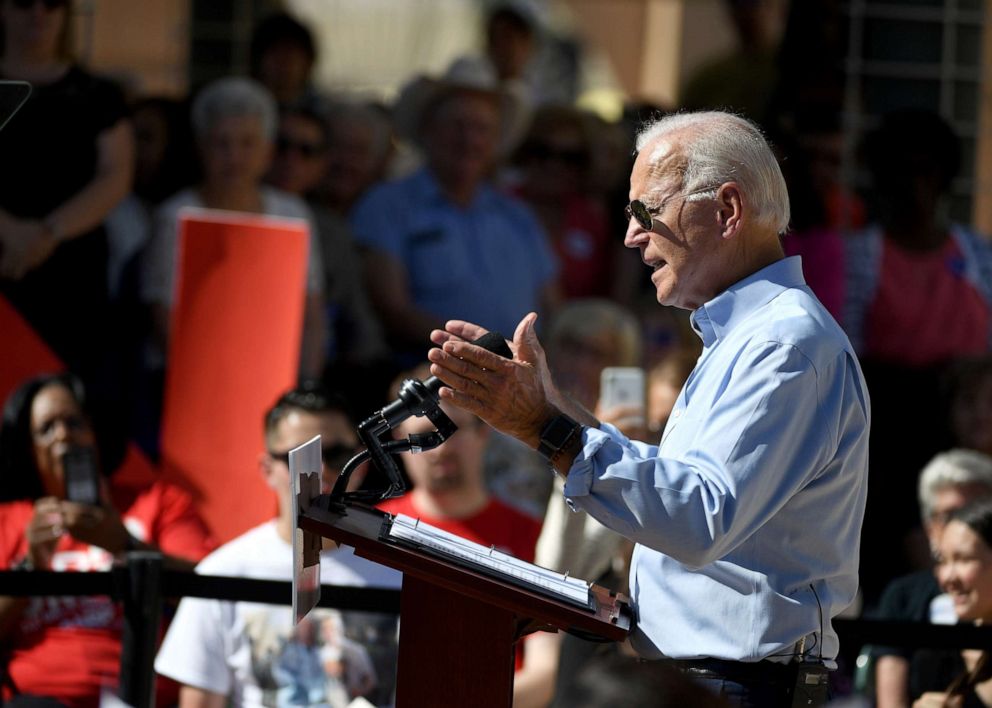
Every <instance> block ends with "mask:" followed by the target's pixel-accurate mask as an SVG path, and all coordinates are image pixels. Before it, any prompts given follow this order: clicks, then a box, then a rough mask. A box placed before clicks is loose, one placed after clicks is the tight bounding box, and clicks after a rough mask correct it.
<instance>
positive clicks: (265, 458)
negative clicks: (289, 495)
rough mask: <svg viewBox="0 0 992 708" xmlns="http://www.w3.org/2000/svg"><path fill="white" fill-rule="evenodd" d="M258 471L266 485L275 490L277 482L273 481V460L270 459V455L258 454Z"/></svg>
mask: <svg viewBox="0 0 992 708" xmlns="http://www.w3.org/2000/svg"><path fill="white" fill-rule="evenodd" d="M258 471H259V473H261V475H262V479H264V480H265V483H266V484H267V485H269V486H270V487H272V488H273V489H275V488H276V487H275V481H274V480H273V479H272V458H271V457H269V455H268V453H265V452H260V453H258Z"/></svg>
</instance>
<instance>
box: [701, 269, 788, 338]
mask: <svg viewBox="0 0 992 708" xmlns="http://www.w3.org/2000/svg"><path fill="white" fill-rule="evenodd" d="M805 285H806V280H805V279H804V278H803V266H802V259H801V258H800V257H799V256H790V257H789V258H783V259H781V260H778V261H775V262H774V263H772V264H771V265H768V266H765V267H764V268H762V269H761V270H759V271H757V272H755V273H752V274H751V275H749V276H747V277H746V278H744V279H743V280H739V281H737V282H736V283H734V284H733V285H731V286H730V287H729V288H727V289H726V290H724V291H723V292H722V293H720V294H719V295H717V296H716V297H715V298H713V299H712V300H710V301H709V302H706V303H704V304H703V305H701V306H700V307H699V308H697V309H696V310H695V311H694V312H693V313H692V315H690V317H689V321H690V322H691V323H692V328H693V329H694V330H695V332H696V334H698V335H699V337H700V338H701V339H702V340H703V346H706V347H708V346H710V345H711V344H713V343H714V342H716V340H718V339H720V338H721V337H723V336H724V335H725V334H726V333H727V332H729V331H730V330H732V329H733V328H734V326H735V325H736V324H737V323H739V322H740V321H741V320H743V319H744V318H746V317H747V316H748V315H750V314H751V313H752V312H753V311H754V310H756V309H758V308H759V307H761V306H763V305H766V304H768V303H769V302H771V301H772V300H773V299H775V298H776V297H777V296H778V295H780V294H781V293H782V292H783V291H785V290H787V289H789V288H800V287H805Z"/></svg>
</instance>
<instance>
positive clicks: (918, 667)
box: [871, 448, 992, 708]
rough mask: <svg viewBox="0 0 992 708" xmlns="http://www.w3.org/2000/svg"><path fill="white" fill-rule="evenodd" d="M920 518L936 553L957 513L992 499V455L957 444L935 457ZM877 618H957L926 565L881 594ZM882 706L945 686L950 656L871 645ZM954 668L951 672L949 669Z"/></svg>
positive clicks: (922, 490)
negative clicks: (944, 532) (947, 658)
mask: <svg viewBox="0 0 992 708" xmlns="http://www.w3.org/2000/svg"><path fill="white" fill-rule="evenodd" d="M918 494H919V503H920V517H921V520H922V523H923V529H924V531H926V536H927V541H928V544H929V547H930V550H931V552H933V553H935V554H936V553H937V552H938V549H939V546H940V540H941V536H942V534H943V531H944V527H945V526H947V522H948V520H949V519H950V518H951V516H953V514H954V513H956V512H958V511H960V510H961V509H963V508H964V507H965V506H968V505H970V504H972V503H974V502H977V501H980V500H988V499H992V457H989V456H988V455H985V454H983V453H981V452H977V451H975V450H966V449H963V448H955V449H952V450H947V451H945V452H941V453H938V454H937V455H935V456H934V457H933V458H932V459H931V460H930V461H929V462H928V463H927V465H926V466H925V467H924V468H923V470H922V471H921V472H920V479H919V483H918ZM875 614H876V618H877V619H887V620H902V621H907V622H932V623H935V624H947V623H954V622H956V621H957V619H956V617H955V616H954V610H953V607H952V603H951V600H950V598H949V597H948V596H947V595H946V594H944V593H942V592H941V589H940V585H939V584H938V582H937V577H936V575H935V574H934V572H933V570H932V569H930V568H927V569H925V570H920V571H918V572H915V573H910V574H909V575H905V576H902V577H899V578H896V579H895V580H893V581H892V582H891V583H889V585H888V587H886V588H885V592H883V593H882V597H881V599H880V600H879V605H878V611H877V612H876V613H875ZM871 655H872V657H873V658H874V660H875V700H876V705H877V706H878V708H895V707H896V706H908V705H910V703H911V701H913V700H914V699H916V698H918V697H919V696H920V695H921V694H922V693H923V692H924V691H926V690H934V689H937V688H941V689H942V688H943V687H944V686H946V685H947V683H948V682H949V681H950V679H951V678H952V676H953V671H954V669H953V665H952V664H951V663H949V662H947V661H946V655H940V657H943V659H938V657H937V655H935V654H934V653H933V652H928V651H923V652H921V651H913V650H911V649H908V648H899V647H884V646H876V647H872V651H871ZM949 671H950V672H951V673H950V674H949V673H948V672H949Z"/></svg>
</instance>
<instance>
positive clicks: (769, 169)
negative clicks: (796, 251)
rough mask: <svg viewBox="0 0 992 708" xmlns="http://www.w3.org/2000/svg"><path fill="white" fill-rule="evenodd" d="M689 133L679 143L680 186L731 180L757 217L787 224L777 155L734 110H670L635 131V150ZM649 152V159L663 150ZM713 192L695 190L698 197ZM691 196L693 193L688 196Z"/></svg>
mask: <svg viewBox="0 0 992 708" xmlns="http://www.w3.org/2000/svg"><path fill="white" fill-rule="evenodd" d="M677 132H678V133H682V132H685V133H688V136H680V137H683V138H685V139H684V141H683V142H681V143H680V147H681V148H682V150H683V156H684V158H685V165H684V168H683V172H682V175H681V177H682V190H683V191H684V192H694V191H696V190H704V189H706V188H707V187H713V188H714V190H715V188H716V187H717V186H719V185H721V184H723V183H724V182H736V183H737V184H738V186H739V187H740V189H741V192H742V193H743V194H744V195H745V196H746V197H747V198H748V199H749V201H750V205H751V208H752V209H753V210H754V214H755V217H756V219H757V220H758V221H759V222H761V223H764V224H767V225H768V226H769V227H772V228H774V229H775V232H776V233H779V234H784V233H785V232H786V230H788V228H789V219H790V211H789V191H788V189H787V188H786V186H785V178H784V177H783V176H782V170H781V168H780V167H779V164H778V160H776V159H775V155H774V153H773V152H772V150H771V148H770V147H769V146H768V142H767V141H766V140H765V137H764V136H763V135H762V133H761V130H760V129H759V128H758V126H756V125H755V124H754V123H752V122H751V121H749V120H747V119H746V118H742V117H741V116H738V115H734V114H733V113H724V112H722V111H700V112H695V113H673V114H671V115H667V116H664V117H662V118H659V119H658V120H656V121H653V122H650V123H647V124H645V125H644V126H643V127H642V128H641V130H640V131H639V132H638V134H637V140H636V149H637V151H638V152H640V151H641V150H643V149H644V148H645V147H646V146H648V145H650V144H651V143H653V142H655V141H656V140H658V139H659V138H662V137H665V136H668V135H670V134H672V133H677ZM662 154H663V153H662V152H661V151H659V150H655V153H654V154H652V155H650V156H649V160H650V163H651V164H652V165H654V164H655V163H656V161H657V160H658V159H659V158H660V157H661V156H662ZM705 195H708V196H712V192H700V193H699V194H697V195H695V198H696V199H701V198H703V197H704V196H705ZM687 199H688V200H692V199H693V196H689V197H687Z"/></svg>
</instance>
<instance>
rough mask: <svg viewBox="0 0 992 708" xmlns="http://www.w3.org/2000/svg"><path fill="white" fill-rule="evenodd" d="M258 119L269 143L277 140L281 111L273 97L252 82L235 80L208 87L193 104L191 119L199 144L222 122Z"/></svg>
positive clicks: (249, 80) (263, 88)
mask: <svg viewBox="0 0 992 708" xmlns="http://www.w3.org/2000/svg"><path fill="white" fill-rule="evenodd" d="M242 116H257V117H258V119H259V120H260V121H261V123H262V132H263V133H264V135H265V137H266V138H267V139H268V140H274V139H275V137H276V126H277V123H278V120H279V111H278V108H277V107H276V101H275V99H274V98H273V97H272V94H270V93H269V92H268V90H267V89H266V88H265V87H264V86H262V84H260V83H258V82H257V81H254V80H252V79H247V78H244V77H240V76H231V77H227V78H224V79H218V80H217V81H214V82H213V83H210V84H208V85H207V86H206V87H205V88H204V89H203V90H202V91H200V93H199V94H198V95H197V97H196V99H195V100H194V101H193V107H192V109H191V119H192V122H193V132H194V133H195V134H196V138H197V140H201V141H202V140H204V139H206V137H207V135H208V133H209V132H210V129H211V128H213V126H214V125H215V124H216V123H217V121H218V120H220V119H221V118H231V117H242Z"/></svg>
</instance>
